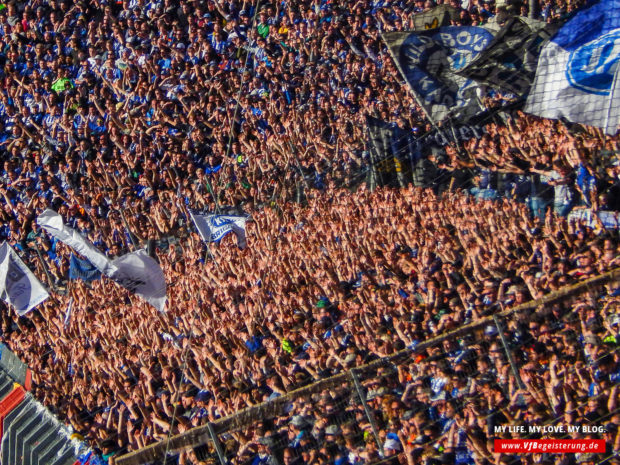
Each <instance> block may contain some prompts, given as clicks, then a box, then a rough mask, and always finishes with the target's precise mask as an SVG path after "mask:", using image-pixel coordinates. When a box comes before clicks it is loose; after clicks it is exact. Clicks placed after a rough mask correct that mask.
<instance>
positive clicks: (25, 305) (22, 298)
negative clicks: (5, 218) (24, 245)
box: [0, 242, 49, 316]
mask: <svg viewBox="0 0 620 465" xmlns="http://www.w3.org/2000/svg"><path fill="white" fill-rule="evenodd" d="M48 297H49V294H48V293H47V291H46V290H45V288H44V287H43V285H42V284H41V282H40V281H39V280H38V279H37V277H36V276H35V275H34V274H33V273H32V271H30V270H29V269H28V267H27V266H26V265H24V262H22V261H21V259H20V258H19V256H18V255H17V254H16V253H15V251H14V250H13V249H12V248H11V247H10V246H9V245H8V244H7V243H6V242H3V243H2V245H0V298H2V300H4V301H5V302H6V303H8V304H10V305H12V306H13V307H15V310H16V311H17V314H18V315H19V316H22V315H25V314H26V313H28V312H29V311H30V310H32V309H33V308H34V307H36V306H37V305H39V304H40V303H41V302H43V301H44V300H45V299H47V298H48Z"/></svg>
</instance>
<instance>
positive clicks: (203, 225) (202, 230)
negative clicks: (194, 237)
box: [189, 210, 247, 249]
mask: <svg viewBox="0 0 620 465" xmlns="http://www.w3.org/2000/svg"><path fill="white" fill-rule="evenodd" d="M189 213H190V215H191V217H192V221H193V222H194V225H196V229H198V233H199V234H200V237H202V240H203V241H205V242H207V243H209V242H219V241H220V240H222V238H223V237H224V236H225V235H226V234H228V233H230V232H233V233H235V235H236V236H237V245H238V246H239V248H240V249H245V247H246V246H247V243H246V239H245V222H246V221H247V217H245V216H234V215H215V214H210V215H200V214H198V213H193V212H192V211H191V210H190V212H189Z"/></svg>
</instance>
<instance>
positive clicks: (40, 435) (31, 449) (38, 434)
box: [23, 419, 55, 465]
mask: <svg viewBox="0 0 620 465" xmlns="http://www.w3.org/2000/svg"><path fill="white" fill-rule="evenodd" d="M37 420H38V419H37ZM38 421H40V420H38ZM54 433H55V430H54V425H53V424H51V423H50V422H49V421H47V420H45V421H43V422H40V423H39V425H37V426H35V427H34V428H32V430H31V431H30V433H29V434H28V436H27V437H25V438H24V444H25V445H26V447H25V448H24V454H23V459H24V462H23V465H34V463H35V460H34V457H35V448H36V447H37V446H38V445H39V444H41V442H42V441H43V440H44V439H45V438H46V437H47V436H48V435H52V434H54Z"/></svg>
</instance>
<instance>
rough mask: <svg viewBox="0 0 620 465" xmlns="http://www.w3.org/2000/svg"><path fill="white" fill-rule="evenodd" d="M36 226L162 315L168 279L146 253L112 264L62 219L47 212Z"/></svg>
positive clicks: (129, 255) (125, 257)
mask: <svg viewBox="0 0 620 465" xmlns="http://www.w3.org/2000/svg"><path fill="white" fill-rule="evenodd" d="M37 224H38V225H40V226H41V227H42V228H43V229H45V230H46V231H47V232H48V233H49V234H51V235H52V236H54V237H55V238H56V239H58V240H59V241H61V242H63V243H65V244H66V245H68V246H69V247H71V248H72V249H73V250H75V251H76V252H78V253H80V254H81V255H83V256H84V257H86V258H87V259H88V261H89V262H91V263H92V264H93V266H94V267H95V268H97V270H99V271H100V272H101V273H102V274H104V275H105V276H107V277H109V278H111V279H112V280H113V281H115V282H117V283H118V284H120V285H121V286H123V287H124V288H125V289H128V290H129V291H131V292H134V293H136V294H138V295H139V296H140V297H142V298H144V300H146V301H147V302H149V303H150V304H151V305H153V307H155V308H156V309H157V310H159V311H163V309H164V306H165V304H166V279H165V277H164V272H163V271H162V269H161V267H160V266H159V264H158V263H157V262H156V261H155V260H154V259H153V258H151V257H149V256H148V254H147V253H146V252H145V251H144V250H138V251H136V252H133V253H129V254H127V255H123V256H122V257H118V258H116V259H115V260H110V259H109V258H108V257H106V256H105V255H104V254H102V253H101V252H99V250H97V248H96V247H95V246H94V245H92V244H91V243H90V242H88V241H87V240H86V239H85V238H84V237H82V236H81V235H80V234H79V233H78V232H77V231H75V230H74V229H72V228H70V227H68V226H65V224H64V223H63V221H62V217H61V216H60V215H59V214H58V213H56V212H54V211H52V210H45V211H44V212H43V213H41V215H39V217H38V218H37Z"/></svg>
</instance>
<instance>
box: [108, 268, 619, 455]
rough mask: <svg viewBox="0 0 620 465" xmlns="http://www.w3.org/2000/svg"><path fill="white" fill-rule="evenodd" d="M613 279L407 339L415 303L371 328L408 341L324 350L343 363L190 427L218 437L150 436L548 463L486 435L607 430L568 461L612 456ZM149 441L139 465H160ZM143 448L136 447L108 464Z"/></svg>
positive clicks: (206, 451)
mask: <svg viewBox="0 0 620 465" xmlns="http://www.w3.org/2000/svg"><path fill="white" fill-rule="evenodd" d="M619 283H620V276H619V275H618V273H617V272H611V273H608V274H606V275H603V276H602V277H599V278H595V279H593V280H592V279H591V280H588V281H586V284H585V285H584V284H580V285H576V286H573V288H572V289H562V290H561V291H559V292H556V293H553V294H550V295H549V296H546V297H544V298H543V299H541V300H537V301H536V300H535V301H529V302H521V303H519V299H520V298H519V297H517V299H516V300H515V304H514V305H513V306H512V307H508V308H503V309H502V308H497V309H496V312H495V313H492V314H489V315H482V316H481V317H480V318H479V319H478V320H477V321H474V322H472V323H470V324H468V325H465V326H460V327H455V326H451V325H450V324H447V325H445V327H446V331H445V332H443V333H442V334H441V335H440V336H437V337H434V338H432V339H429V340H427V341H417V340H415V335H416V333H415V331H414V330H413V328H415V327H416V325H417V322H416V318H419V316H418V315H415V314H412V315H411V318H410V320H409V321H408V322H406V323H398V324H397V325H395V327H393V328H392V329H390V330H387V331H386V332H385V333H384V334H383V335H382V339H383V340H384V341H385V342H389V341H391V340H393V339H394V338H395V336H398V337H399V338H401V339H408V338H410V339H411V342H410V345H409V347H408V348H406V349H403V350H400V351H398V352H395V353H394V354H393V355H390V356H387V357H382V358H377V359H375V360H373V361H371V362H370V363H366V364H363V365H356V360H359V359H358V357H357V356H358V355H361V354H356V353H354V352H353V351H344V352H343V353H340V354H336V353H334V354H333V356H334V357H337V358H339V359H341V361H342V362H343V363H344V364H345V365H346V366H349V367H350V369H349V370H348V371H346V372H344V373H341V374H339V375H336V376H333V377H329V378H324V379H320V380H319V381H317V382H315V383H312V384H308V385H306V386H303V387H301V388H299V389H297V390H294V391H292V392H289V393H286V394H284V395H281V396H275V397H273V398H272V399H271V400H268V401H267V402H264V403H261V404H257V405H255V406H252V407H249V408H246V409H244V410H241V411H240V412H239V413H237V414H235V415H232V416H229V417H226V418H223V419H220V420H216V421H214V422H213V423H210V424H209V425H208V426H207V427H199V428H196V429H195V430H193V431H194V436H195V437H196V438H200V437H202V438H204V437H209V438H210V439H213V440H214V441H215V442H212V441H211V440H209V441H208V444H203V443H199V442H193V443H191V441H189V443H190V444H189V445H191V446H193V449H192V448H191V447H190V448H187V447H185V448H178V447H176V446H175V444H177V443H176V439H177V438H172V440H171V441H168V442H167V441H164V442H163V443H161V444H160V446H161V447H163V446H164V445H165V446H166V450H167V451H168V454H169V455H170V456H175V454H181V455H182V456H184V457H186V458H187V459H189V458H190V456H191V458H194V459H195V460H196V461H195V463H199V464H203V463H221V464H249V463H253V464H257V463H279V464H301V463H304V464H306V463H307V464H315V463H316V464H322V463H326V464H327V463H351V464H375V463H394V464H396V463H409V464H418V463H420V464H435V463H457V464H469V463H471V464H476V465H477V464H481V463H489V464H490V463H507V464H508V463H511V464H512V463H514V464H517V463H556V462H554V461H553V460H555V458H557V457H555V456H553V455H551V454H539V455H536V454H530V455H528V456H524V455H519V456H517V455H507V454H499V453H497V452H495V450H494V441H495V440H496V439H516V438H518V439H544V438H552V439H583V438H585V439H589V438H591V439H602V440H604V441H605V442H606V452H605V453H602V454H590V455H588V454H586V453H583V454H577V455H575V456H573V460H582V461H581V462H578V463H590V462H589V461H592V463H601V464H602V463H615V462H613V460H617V455H616V456H615V455H614V454H617V451H618V446H619V444H618V438H619V437H620V436H618V425H619V423H620V421H619V420H620V409H619V402H620V396H619V387H620V353H619V351H618V339H617V338H618V325H619V324H620V321H619V318H618V313H619V312H618V304H617V301H616V300H615V299H614V297H615V296H616V294H617V292H618V284H619ZM515 292H516V293H520V292H522V290H520V289H516V290H515ZM440 313H441V312H440ZM441 318H443V319H449V313H446V314H444V315H441V316H439V319H441ZM427 323H431V322H427ZM433 323H434V324H437V323H439V321H436V322H433ZM444 323H445V321H444ZM386 326H387V327H389V325H386ZM275 387H276V390H280V389H278V387H277V386H275ZM511 428H512V429H511ZM520 428H521V429H520ZM576 428H577V429H576ZM201 431H202V432H203V433H204V434H203V436H201V435H200V434H199V433H200V432H201ZM205 431H208V434H209V436H206V434H207V433H205ZM181 437H182V435H181ZM216 444H217V445H216ZM218 448H219V452H218ZM155 450H156V449H153V450H152V451H151V452H152V453H151V455H150V456H149V460H150V463H153V464H157V463H161V462H160V461H159V459H158V458H157V455H158V454H157V453H154V452H153V451H155ZM145 457H146V456H145V455H141V452H140V451H138V452H135V453H132V454H129V455H126V456H124V457H121V458H119V459H118V460H117V463H118V464H127V465H129V464H134V463H145V462H146V460H145ZM541 461H542V462H541ZM180 463H183V461H181V462H180ZM185 463H192V462H191V461H186V462H185ZM557 463H559V462H557Z"/></svg>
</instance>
